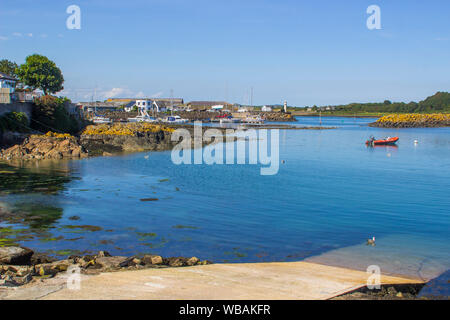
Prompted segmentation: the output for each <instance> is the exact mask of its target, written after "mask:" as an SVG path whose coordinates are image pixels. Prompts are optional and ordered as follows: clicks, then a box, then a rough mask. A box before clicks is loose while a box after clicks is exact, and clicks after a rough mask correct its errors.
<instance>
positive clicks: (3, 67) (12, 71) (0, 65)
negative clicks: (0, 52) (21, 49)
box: [0, 59, 19, 78]
mask: <svg viewBox="0 0 450 320" xmlns="http://www.w3.org/2000/svg"><path fill="white" fill-rule="evenodd" d="M18 67H19V66H18V65H17V63H15V62H12V61H9V60H7V59H2V60H0V72H3V73H6V74H7V75H8V76H10V77H13V78H15V77H17V73H16V69H17V68H18Z"/></svg>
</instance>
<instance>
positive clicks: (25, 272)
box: [0, 246, 212, 288]
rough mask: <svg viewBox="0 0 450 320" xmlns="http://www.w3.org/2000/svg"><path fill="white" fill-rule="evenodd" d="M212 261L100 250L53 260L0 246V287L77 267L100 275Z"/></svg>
mask: <svg viewBox="0 0 450 320" xmlns="http://www.w3.org/2000/svg"><path fill="white" fill-rule="evenodd" d="M211 263H212V262H211V261H208V260H203V261H202V260H200V259H198V258H197V257H190V258H186V257H169V258H164V257H161V256H159V255H153V254H145V255H142V256H131V257H124V256H112V255H110V254H109V253H108V252H106V251H99V252H98V253H97V254H96V255H84V256H76V255H72V256H69V257H68V258H67V259H65V260H56V259H54V258H52V257H50V256H47V255H44V254H39V253H35V252H33V250H31V249H28V248H25V247H12V246H11V247H0V288H1V287H2V286H4V287H17V286H22V285H25V284H28V283H32V282H33V281H34V280H42V279H47V278H52V277H54V276H56V275H57V274H58V273H63V272H67V271H68V270H69V271H70V270H73V269H77V270H79V271H80V273H81V274H99V273H102V272H114V271H120V270H139V269H146V268H170V267H184V266H195V265H207V264H211Z"/></svg>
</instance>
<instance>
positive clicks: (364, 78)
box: [0, 0, 450, 106]
mask: <svg viewBox="0 0 450 320" xmlns="http://www.w3.org/2000/svg"><path fill="white" fill-rule="evenodd" d="M72 4H75V5H78V6H79V7H80V8H81V30H68V29H67V28H66V19H67V18H68V16H69V14H67V13H66V8H67V7H68V6H69V5H72ZM372 4H376V5H378V6H379V7H380V8H381V26H382V29H381V30H369V29H368V28H367V27H366V20H367V18H368V17H369V15H368V14H367V13H366V9H367V7H368V6H369V5H372ZM449 13H450V1H448V0H430V1H412V0H410V1H407V0H404V1H403V0H395V1H394V0H389V1H380V0H370V1H365V0H358V1H357V0H347V1H334V0H316V1H312V0H311V1H300V0H296V1H291V0H280V1H275V0H270V1H269V0H240V1H237V0H227V1H219V0H209V1H204V0H175V1H172V0H150V1H148V0H147V1H144V0H138V1H133V0H130V1H111V0H109V1H107V0H89V1H85V0H83V1H80V0H71V1H65V0H58V1H55V0H53V1H50V0H2V5H1V7H0V58H7V59H10V60H14V61H16V62H17V63H19V64H20V63H23V62H24V60H25V57H26V56H27V55H29V54H32V53H39V54H43V55H46V56H48V57H49V58H50V59H52V60H54V61H55V62H56V64H57V65H58V66H59V67H60V68H61V70H62V71H63V74H64V77H65V85H64V86H65V91H64V92H62V94H65V95H67V96H69V97H70V98H72V99H74V100H77V101H78V100H90V99H91V96H92V94H93V92H94V88H97V98H98V99H103V98H106V97H114V96H116V97H134V96H147V97H151V96H155V97H156V96H164V97H167V96H169V95H170V90H171V89H173V92H174V96H175V97H183V98H184V99H185V100H186V101H190V100H225V99H226V100H228V101H230V102H237V103H248V102H249V100H250V99H249V95H250V94H249V93H250V90H251V89H250V88H252V87H253V92H254V94H253V103H254V104H277V103H282V102H283V100H287V101H288V103H289V104H290V105H296V106H306V105H313V104H316V105H328V104H340V103H349V102H356V101H358V102H368V101H383V100H384V99H390V100H393V101H406V102H409V101H411V100H421V99H423V98H425V97H426V96H429V95H432V94H434V93H435V92H436V91H450V76H449V75H450V22H449Z"/></svg>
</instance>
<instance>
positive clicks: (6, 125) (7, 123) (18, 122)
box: [0, 112, 29, 132]
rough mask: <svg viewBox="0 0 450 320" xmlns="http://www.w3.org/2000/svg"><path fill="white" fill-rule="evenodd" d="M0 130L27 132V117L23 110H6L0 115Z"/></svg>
mask: <svg viewBox="0 0 450 320" xmlns="http://www.w3.org/2000/svg"><path fill="white" fill-rule="evenodd" d="M0 131H1V132H5V131H15V132H29V127H28V118H27V115H26V114H25V113H23V112H8V113H5V114H4V115H3V116H1V117H0Z"/></svg>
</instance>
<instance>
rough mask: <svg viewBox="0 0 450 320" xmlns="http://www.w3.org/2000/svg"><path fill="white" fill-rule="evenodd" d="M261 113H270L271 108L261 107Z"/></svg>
mask: <svg viewBox="0 0 450 320" xmlns="http://www.w3.org/2000/svg"><path fill="white" fill-rule="evenodd" d="M261 111H263V112H271V111H272V108H271V107H268V106H263V107H262V108H261Z"/></svg>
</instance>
